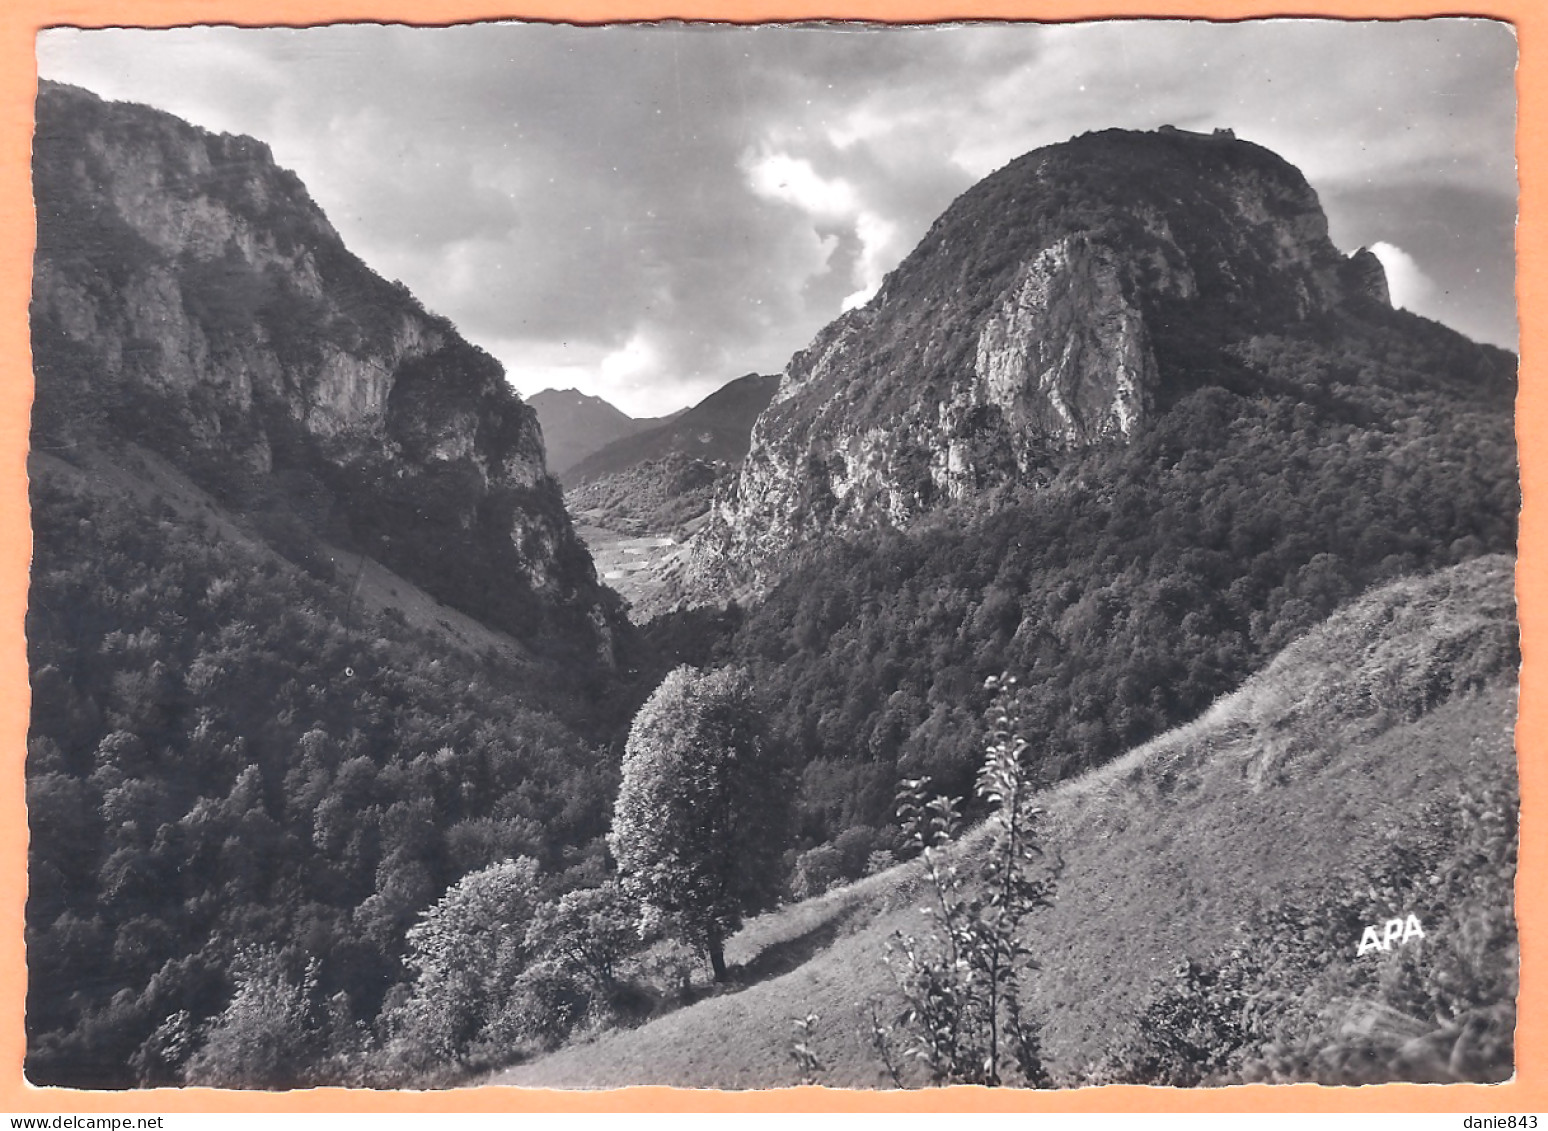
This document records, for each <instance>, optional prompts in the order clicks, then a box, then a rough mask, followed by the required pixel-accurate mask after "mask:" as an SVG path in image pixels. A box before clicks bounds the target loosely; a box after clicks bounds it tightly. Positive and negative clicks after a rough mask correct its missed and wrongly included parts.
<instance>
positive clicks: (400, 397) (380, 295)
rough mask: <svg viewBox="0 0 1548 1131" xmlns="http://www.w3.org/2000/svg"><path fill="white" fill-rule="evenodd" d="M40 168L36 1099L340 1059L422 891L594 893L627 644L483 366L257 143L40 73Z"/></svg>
mask: <svg viewBox="0 0 1548 1131" xmlns="http://www.w3.org/2000/svg"><path fill="white" fill-rule="evenodd" d="M34 172H35V186H36V193H37V205H38V223H39V231H38V244H37V260H36V266H35V281H34V294H33V307H32V314H33V321H32V329H33V349H34V362H35V378H36V401H35V409H34V420H33V433H32V442H33V457H32V460H31V462H30V464H29V473H30V477H31V483H30V492H31V493H30V500H31V504H32V517H33V539H34V560H33V568H32V577H31V588H30V591H29V610H28V619H27V635H28V650H29V662H30V668H31V677H32V695H33V699H32V718H31V728H30V732H29V738H28V754H27V791H28V808H29V821H30V829H31V847H30V856H29V888H28V907H27V943H28V957H29V979H28V1002H27V1007H28V1008H27V1030H28V1056H27V1064H26V1070H27V1073H28V1076H29V1079H31V1080H32V1081H33V1082H35V1083H39V1084H45V1083H46V1084H61V1085H72V1086H78V1087H124V1086H132V1085H135V1084H148V1083H179V1082H182V1081H184V1080H185V1079H187V1078H189V1077H188V1075H187V1074H188V1073H193V1074H194V1076H195V1077H196V1078H199V1079H203V1080H213V1081H222V1080H224V1081H229V1082H246V1083H259V1084H264V1085H267V1086H285V1085H289V1084H294V1083H297V1082H300V1081H301V1080H303V1079H306V1080H317V1079H328V1080H332V1081H342V1080H345V1079H349V1078H352V1077H353V1076H358V1074H359V1072H360V1071H361V1069H360V1067H359V1065H360V1063H361V1062H360V1056H361V1054H362V1051H363V1049H364V1048H365V1046H366V1045H367V1044H369V1043H370V1041H372V1040H374V1039H375V1033H376V1032H380V1031H381V1030H380V1029H378V1030H373V1028H372V1026H373V1024H374V1023H376V1022H377V1021H378V1019H379V1018H382V1017H386V1016H388V1015H390V1014H391V1012H392V1010H393V1009H394V1008H396V1007H397V1006H398V1005H401V1003H402V1001H403V999H404V997H405V995H406V994H407V993H408V992H409V986H410V984H411V983H412V977H413V972H412V970H411V969H410V968H408V967H406V966H405V935H406V932H407V930H408V928H409V927H410V926H411V925H412V924H413V923H414V922H415V920H416V918H417V917H418V916H419V915H420V914H421V913H422V912H423V911H424V910H425V909H426V908H427V907H429V906H431V905H432V904H433V903H434V902H435V901H436V900H437V899H438V898H439V897H440V896H441V895H442V893H444V892H445V890H446V889H447V888H448V887H449V886H450V885H452V884H453V883H454V882H456V881H457V880H458V879H459V878H461V877H463V876H464V875H466V874H468V873H470V872H476V871H478V870H480V869H485V868H488V867H490V866H492V865H496V864H498V863H499V862H501V861H504V860H507V859H509V858H512V857H523V856H524V857H529V858H531V860H532V861H533V867H534V868H535V869H536V877H537V878H536V879H535V880H534V883H533V889H532V893H531V894H532V896H533V898H537V897H538V896H539V895H540V894H541V893H543V892H554V893H557V892H559V891H563V890H568V889H569V888H571V887H575V886H577V885H580V884H583V883H587V882H591V883H594V882H596V881H597V880H598V879H599V878H600V877H601V875H602V874H603V873H604V870H605V850H604V849H603V846H602V843H601V841H600V839H599V838H600V836H601V835H602V834H603V833H604V832H605V831H606V825H607V816H608V811H609V805H610V801H611V796H612V792H613V790H614V788H615V782H616V774H617V762H616V757H615V756H614V755H613V754H612V753H611V742H612V739H613V736H614V735H615V734H616V733H617V731H618V729H619V728H620V727H621V726H622V725H624V724H625V723H626V722H627V718H628V714H629V711H630V709H631V707H630V704H631V703H632V702H634V701H636V699H637V697H638V696H639V695H641V694H643V692H637V691H632V690H630V689H628V687H627V686H626V684H625V678H626V677H625V676H622V675H620V673H619V671H618V667H619V666H620V664H621V665H622V666H624V667H628V666H633V665H635V664H637V663H638V656H637V654H635V653H634V652H633V651H632V650H631V649H632V648H633V645H632V644H631V638H630V635H629V632H628V625H627V622H626V621H624V619H623V617H622V615H621V612H620V607H619V603H618V601H617V598H616V596H614V595H613V594H612V593H611V592H610V591H608V590H606V589H604V588H603V587H601V586H600V585H599V584H598V582H597V579H596V575H595V571H594V569H593V567H592V564H591V561H590V558H589V556H588V555H587V552H586V550H585V548H584V546H582V545H581V544H580V542H579V541H578V540H577V539H576V538H575V536H574V534H573V531H572V529H571V526H570V521H569V517H568V515H567V514H566V512H565V510H564V508H563V504H562V499H561V496H560V493H559V489H558V485H557V484H556V483H555V482H554V480H553V479H552V478H551V477H550V476H549V475H548V473H547V471H546V470H545V468H544V464H543V459H542V445H541V439H540V437H539V434H538V431H537V426H536V422H535V419H534V417H533V414H532V412H531V410H530V409H529V408H527V407H526V406H525V405H523V404H522V403H521V402H520V400H519V398H517V397H516V396H515V395H514V394H513V393H512V392H510V390H509V389H508V387H507V386H506V384H505V381H504V378H503V375H502V374H501V372H500V369H499V366H498V365H497V364H496V363H495V362H494V361H493V360H492V359H490V358H489V357H487V356H485V355H484V354H482V353H481V352H479V351H478V350H476V349H475V348H474V347H472V346H470V345H469V344H468V343H466V342H465V341H463V340H462V339H461V338H460V337H459V336H458V334H457V333H456V331H455V329H454V328H453V327H452V326H451V325H450V323H448V322H446V321H445V320H444V319H441V318H438V317H436V316H434V315H431V314H429V313H427V312H425V311H424V310H423V309H422V308H421V307H420V305H419V304H418V302H417V301H415V300H414V299H413V297H412V296H411V295H409V294H408V293H407V291H405V290H404V289H403V288H402V287H401V286H399V285H396V284H391V283H388V282H386V281H384V280H382V279H380V278H379V277H377V276H376V275H375V274H373V273H372V272H371V271H370V270H369V269H368V268H367V267H366V266H365V265H364V264H362V263H361V262H360V261H359V260H358V259H356V258H355V257H354V256H353V255H351V254H350V253H349V252H348V251H347V250H346V249H345V248H344V246H343V245H342V243H341V242H340V241H339V238H338V236H337V235H336V234H335V233H334V231H333V229H332V228H331V226H330V225H329V224H328V222H327V220H326V219H325V218H324V217H323V216H322V214H321V213H320V212H319V211H318V210H317V208H316V206H315V205H314V204H313V203H312V202H311V201H310V199H309V198H308V197H307V195H306V192H305V190H304V189H303V187H302V186H301V185H300V183H299V181H297V179H296V178H295V177H294V175H292V174H290V173H288V172H285V171H284V170H281V169H278V168H277V167H275V166H274V165H273V163H272V161H271V160H270V158H269V155H268V152H267V150H266V149H265V148H264V147H263V146H262V145H261V144H260V143H258V142H255V141H252V140H251V139H246V138H234V137H227V136H220V137H216V136H213V135H210V134H208V133H205V132H203V131H200V130H197V129H194V128H193V127H191V126H188V125H186V124H185V123H182V122H180V121H178V120H177V119H175V118H172V117H170V116H168V115H166V114H162V113H159V112H157V111H153V110H150V109H147V108H145V107H139V106H131V105H122V104H109V103H104V102H102V101H100V100H98V99H96V98H95V97H94V96H92V95H90V94H87V93H86V92H84V91H80V90H76V89H73V88H67V87H60V86H56V85H53V84H47V83H45V84H44V85H43V87H42V89H41V91H40V95H39V100H38V132H37V143H36V163H35V169H34ZM393 571H397V572H396V573H394V572H393ZM453 607H455V608H453ZM645 690H647V691H648V688H647V689H645ZM244 995H246V996H244ZM254 996H256V997H258V998H261V999H262V1000H263V1001H264V1002H265V1003H266V1004H267V1005H268V1006H271V1007H273V1011H272V1012H271V1013H268V1014H265V1013H263V1012H262V1010H261V1009H258V1012H257V1013H255V1012H254V1009H255V1008H257V1007H254V1006H253V1005H252V1002H253V999H254ZM254 1016H260V1017H263V1018H264V1019H265V1020H264V1021H263V1022H261V1023H260V1024H266V1023H270V1022H273V1021H274V1018H276V1017H278V1018H280V1019H282V1020H284V1019H288V1021H285V1022H284V1023H285V1024H288V1025H290V1027H289V1028H285V1029H284V1031H283V1033H282V1034H281V1035H275V1033H274V1032H273V1031H269V1032H268V1035H267V1036H264V1037H262V1038H256V1039H258V1040H259V1042H260V1043H261V1044H263V1047H264V1050H265V1051H263V1052H262V1054H261V1055H259V1054H256V1053H253V1046H252V1045H251V1044H247V1045H244V1044H243V1041H247V1040H249V1039H250V1038H251V1034H250V1033H249V1034H247V1035H246V1036H242V1037H237V1036H234V1035H233V1031H232V1028H231V1026H230V1024H227V1022H230V1020H231V1018H233V1017H245V1018H248V1019H251V1018H252V1017H254ZM223 1018H224V1019H225V1021H224V1022H223V1020H222V1019H223ZM223 1026H224V1027H223ZM248 1061H251V1062H250V1063H248ZM190 1065H193V1066H194V1067H193V1068H190Z"/></svg>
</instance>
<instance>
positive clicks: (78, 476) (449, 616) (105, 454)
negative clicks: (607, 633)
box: [28, 444, 530, 661]
mask: <svg viewBox="0 0 1548 1131" xmlns="http://www.w3.org/2000/svg"><path fill="white" fill-rule="evenodd" d="M73 455H74V460H75V462H73V463H72V462H66V461H65V460H63V459H60V458H59V457H57V456H53V455H49V454H48V453H46V452H40V451H34V452H32V453H31V454H30V455H29V456H28V471H29V473H30V474H31V475H33V476H55V477H62V478H64V479H66V480H67V481H69V482H72V483H74V484H77V485H79V486H82V487H86V488H89V489H90V490H92V491H94V492H96V493H98V494H107V495H113V494H127V495H130V496H132V497H133V498H135V499H136V500H138V501H139V503H140V504H141V505H145V504H147V503H148V502H149V501H150V500H151V499H159V500H161V502H163V503H164V504H165V505H167V506H169V507H171V508H172V510H173V511H174V512H175V513H176V514H177V516H178V517H179V518H180V519H183V520H185V521H197V522H203V523H207V524H209V525H210V526H211V527H212V528H214V529H215V530H216V531H218V532H219V535H220V537H222V538H223V539H225V540H227V541H231V542H243V543H247V544H250V545H261V544H262V539H261V538H260V537H258V536H257V535H256V534H254V533H253V531H252V530H251V529H249V528H248V526H247V525H246V524H245V523H244V521H243V520H242V519H241V518H239V517H238V516H236V515H234V514H232V513H231V512H230V511H228V510H226V509H225V508H224V507H222V506H221V505H220V504H219V503H217V502H216V501H215V498H214V497H213V496H212V495H210V494H209V493H208V492H206V491H205V490H203V489H202V488H200V487H198V486H197V485H195V484H194V482H193V481H192V480H191V479H189V478H188V477H187V476H186V475H184V474H183V473H182V472H181V471H179V470H178V469H177V468H175V467H174V466H172V464H171V463H169V462H168V461H167V460H165V459H163V458H162V457H161V456H158V455H156V454H155V453H154V452H151V451H149V450H148V449H145V448H141V447H139V446H137V445H133V444H131V445H128V446H127V447H126V448H125V449H124V450H123V451H121V452H110V451H106V450H103V449H99V448H93V449H84V448H83V449H80V450H78V451H76V452H74V453H73ZM320 545H322V548H323V552H324V553H325V554H326V555H327V557H329V558H330V559H331V560H332V561H333V563H334V565H335V567H336V568H337V570H338V573H337V578H338V584H339V585H340V586H343V587H345V588H346V590H349V589H352V590H353V594H354V596H353V601H354V603H355V607H356V608H357V609H358V610H360V611H362V612H364V611H369V612H373V613H379V612H381V611H383V610H384V609H388V608H395V609H397V610H398V611H399V612H400V613H402V614H403V620H404V623H405V624H407V625H408V626H409V627H410V628H414V629H417V630H419V631H422V632H426V633H430V634H431V635H434V636H439V637H441V638H442V639H443V640H444V641H445V643H446V645H447V646H448V647H453V648H458V649H460V650H463V651H467V652H484V651H487V650H490V649H492V650H494V651H495V652H498V653H500V654H502V655H503V656H505V657H506V658H507V659H509V660H518V661H519V660H523V659H526V658H529V657H530V652H529V651H528V649H527V648H526V646H525V645H523V644H521V643H520V642H519V641H517V640H516V639H514V638H513V637H511V636H509V635H507V634H506V633H503V632H501V631H499V630H498V629H494V628H490V627H489V626H488V625H485V624H484V623H483V622H481V621H477V620H474V619H473V618H472V617H470V616H468V615H467V614H465V613H462V612H459V611H458V610H456V609H453V608H450V607H449V606H446V605H443V604H441V603H440V602H439V601H437V600H436V599H435V598H433V597H431V596H430V595H429V594H428V593H426V592H425V591H424V590H422V589H420V588H419V587H418V586H416V585H415V584H414V583H413V582H411V581H408V580H406V579H405V578H403V577H402V576H400V575H399V574H396V573H394V572H393V571H392V570H390V569H388V568H387V567H386V566H384V565H382V564H381V563H380V562H378V561H376V560H375V559H374V558H369V557H363V556H362V555H359V554H356V553H353V552H349V551H345V550H340V549H337V548H335V547H330V546H327V545H326V544H320Z"/></svg>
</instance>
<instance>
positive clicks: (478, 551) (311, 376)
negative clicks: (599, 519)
mask: <svg viewBox="0 0 1548 1131" xmlns="http://www.w3.org/2000/svg"><path fill="white" fill-rule="evenodd" d="M34 186H35V192H36V199H37V214H38V244H37V254H36V262H35V270H34V284H33V301H32V327H33V349H34V359H35V372H36V377H37V400H36V407H35V413H34V441H35V443H38V444H41V445H43V446H54V447H59V448H66V447H67V446H68V445H69V444H72V443H76V442H81V441H82V440H83V439H84V440H87V441H98V440H101V439H103V438H105V437H116V438H118V439H119V440H123V439H127V440H130V441H132V442H134V443H139V444H144V445H145V446H147V447H150V448H152V449H154V450H157V451H159V452H161V453H162V454H163V455H166V456H168V457H169V458H171V459H172V460H173V461H174V462H175V463H177V464H179V465H180V466H181V467H183V468H184V470H186V471H189V472H190V473H193V474H195V475H196V477H197V478H199V479H200V481H201V482H203V483H205V484H206V485H209V486H211V487H212V488H214V489H216V490H217V491H218V493H220V494H221V495H222V496H223V497H226V498H228V499H230V500H232V501H234V502H235V503H237V504H238V505H248V504H252V503H253V502H254V500H264V505H275V506H288V507H290V508H291V510H292V511H293V512H295V513H304V515H305V516H306V520H307V521H308V522H310V523H313V524H316V525H318V526H319V527H321V528H322V529H321V532H322V533H324V534H325V535H327V536H328V537H330V539H332V540H336V541H339V542H342V543H344V544H345V545H348V546H351V547H353V548H355V549H358V550H360V551H361V552H364V553H369V554H371V555H373V556H376V557H379V558H381V559H382V560H383V561H384V562H385V563H386V564H388V565H389V566H391V567H392V568H394V569H397V570H398V571H399V572H401V573H402V574H404V575H405V576H407V577H408V578H409V579H410V580H413V581H415V582H416V583H418V584H421V585H423V586H424V587H426V588H427V589H429V590H430V591H431V592H432V593H434V594H435V595H436V596H438V597H439V598H440V599H442V600H444V601H446V602H447V603H450V604H453V605H457V606H459V607H463V608H464V610H465V611H470V612H474V613H475V615H480V616H483V617H486V618H488V619H491V620H492V621H493V622H494V623H497V624H499V625H500V626H501V627H503V628H507V629H509V630H511V631H513V632H515V633H516V634H517V635H518V636H522V637H526V638H536V637H539V636H553V637H556V638H557V637H563V636H569V637H572V638H579V639H585V638H590V639H591V641H592V644H593V646H594V648H593V650H594V652H595V653H598V654H601V655H602V656H604V658H605V657H606V656H607V655H608V654H609V652H610V649H611V629H610V627H609V626H610V625H611V624H612V623H614V621H615V620H616V618H617V616H618V614H617V612H616V610H615V608H614V605H613V603H612V598H611V597H610V596H609V595H608V594H607V593H606V591H605V590H603V589H602V588H601V587H600V586H599V585H598V582H597V578H596V574H595V570H594V568H593V567H592V564H591V561H590V558H589V556H588V555H587V553H586V551H585V548H584V547H583V546H582V545H581V544H580V543H579V541H578V540H577V539H576V537H575V535H574V532H573V530H572V529H571V526H570V521H569V517H568V515H567V514H566V513H565V510H564V506H563V502H562V497H561V495H560V492H559V488H558V485H557V483H556V482H555V481H554V480H553V479H552V478H551V476H550V475H549V473H548V470H547V468H546V467H545V465H544V452H543V441H542V435H541V432H540V430H539V427H538V422H537V418H536V415H535V414H534V412H533V411H532V409H531V408H530V407H529V406H527V405H525V404H523V403H522V401H521V399H520V398H519V397H518V396H517V395H516V394H515V392H514V391H512V390H511V389H510V387H509V386H508V385H507V383H506V381H505V377H504V374H503V372H502V370H501V368H500V366H499V364H498V363H497V362H496V361H495V360H494V359H493V358H491V357H490V356H488V355H487V354H485V353H484V352H483V351H481V350H479V349H478V348H477V347H475V346H473V345H471V344H470V343H468V342H467V341H465V340H464V339H463V338H462V337H461V336H460V335H459V334H458V333H457V331H456V329H455V328H454V327H453V326H452V325H451V323H450V322H448V321H447V320H445V319H444V318H440V317H437V316H435V315H433V314H430V313H429V312H427V311H426V310H425V309H424V308H423V307H422V306H421V305H420V304H419V302H418V301H417V300H416V299H415V298H414V297H413V296H412V295H411V294H410V293H409V292H408V290H407V289H406V288H405V287H403V286H402V284H400V283H391V282H388V281H386V280H384V279H382V278H380V277H379V276H377V275H376V274H375V273H374V272H372V271H371V270H370V269H369V268H368V267H367V266H366V265H365V264H364V263H362V262H361V261H360V260H359V259H358V258H357V257H355V256H354V255H353V254H352V253H351V252H350V251H349V250H348V249H347V248H346V247H345V246H344V244H343V242H342V241H341V240H340V238H339V236H338V233H337V232H336V231H335V230H334V228H333V226H332V225H331V224H330V223H329V222H328V220H327V218H326V217H325V216H324V215H323V213H322V211H321V210H320V209H319V208H318V207H317V205H316V204H315V203H314V202H313V201H312V200H311V198H310V197H309V196H308V194H307V192H306V189H305V187H304V186H303V185H302V183H301V181H300V179H299V178H297V177H296V176H295V174H294V173H291V172H289V171H287V170H284V169H281V168H279V167H278V166H277V165H275V164H274V161H273V157H272V155H271V153H270V151H269V149H268V147H267V146H265V145H263V144H262V143H260V142H257V141H254V140H252V139H250V138H244V137H231V136H226V135H216V134H212V133H209V132H207V131H204V130H201V129H198V128H196V127H194V126H191V125H189V124H188V123H186V122H183V121H181V120H179V119H177V118H175V117H173V116H172V115H170V114H165V113H162V112H160V111H156V110H152V109H149V108H147V107H143V106H137V105H132V104H127V103H109V102H105V101H103V100H101V99H99V98H97V97H96V96H95V95H93V94H90V93H89V92H87V91H84V90H80V89H77V88H73V87H68V86H62V85H59V84H55V83H47V82H45V83H43V84H41V87H40V91H39V96H38V104H37V132H36V137H35V146H34ZM277 496H283V499H277V498H275V497H277Z"/></svg>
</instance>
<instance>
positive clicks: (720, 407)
mask: <svg viewBox="0 0 1548 1131" xmlns="http://www.w3.org/2000/svg"><path fill="white" fill-rule="evenodd" d="M778 386H779V377H778V376H777V375H774V376H766V375H762V374H758V373H749V374H747V375H746V376H744V377H738V378H737V379H736V380H734V381H730V382H727V383H726V384H725V385H722V386H721V387H720V388H719V389H716V390H715V391H714V392H713V393H711V394H710V395H709V396H707V397H705V398H704V399H703V400H702V401H700V402H699V403H698V404H696V405H694V406H693V407H692V408H689V409H685V410H684V411H683V412H680V413H678V414H677V415H675V416H672V417H669V418H668V419H667V421H666V422H665V423H664V424H659V425H657V426H656V427H654V428H651V429H649V430H647V431H643V432H639V433H637V434H635V435H630V436H626V437H623V438H622V439H619V440H616V441H614V442H613V443H611V444H609V445H607V446H606V447H604V448H602V449H600V450H599V451H597V452H595V453H593V454H592V455H590V456H587V457H586V458H585V459H583V460H581V461H580V462H579V463H577V464H575V465H574V466H572V467H570V468H569V469H568V470H567V471H566V472H565V473H564V475H563V476H562V478H563V480H564V483H565V485H566V486H574V485H577V484H580V483H585V482H587V481H589V480H595V479H601V478H603V477H605V476H608V475H613V474H616V473H618V472H620V471H625V470H627V469H628V468H630V467H634V466H637V465H639V464H643V463H648V462H650V461H652V460H659V459H664V458H665V457H667V456H669V455H673V454H681V455H685V456H690V457H692V458H694V459H702V460H708V461H711V462H717V461H720V462H725V463H731V464H735V463H740V462H741V460H742V458H743V457H744V456H746V454H747V446H748V443H749V438H750V436H751V434H752V429H753V422H754V421H756V420H757V419H758V416H759V414H760V413H762V412H763V410H764V409H765V408H766V407H767V406H768V403H769V401H770V399H771V398H772V397H773V396H774V391H775V389H776V388H778Z"/></svg>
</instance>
